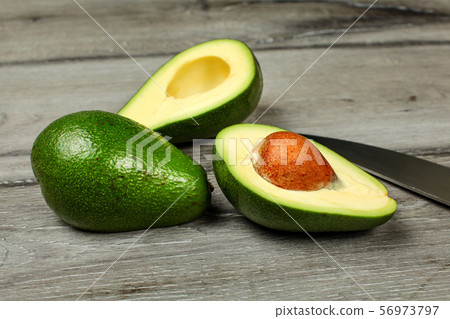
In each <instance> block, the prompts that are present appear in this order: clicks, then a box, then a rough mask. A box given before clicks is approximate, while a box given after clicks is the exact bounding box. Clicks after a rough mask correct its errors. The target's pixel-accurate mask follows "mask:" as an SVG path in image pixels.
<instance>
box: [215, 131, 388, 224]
mask: <svg viewBox="0 0 450 319" xmlns="http://www.w3.org/2000/svg"><path fill="white" fill-rule="evenodd" d="M279 131H285V130H283V129H280V128H277V127H273V126H267V125H258V124H238V125H233V126H230V127H227V128H225V129H224V130H222V131H221V132H220V133H219V134H218V135H217V137H216V141H215V146H214V154H215V158H214V161H213V165H214V173H215V176H216V179H217V182H218V184H219V186H220V188H221V189H222V191H223V193H224V194H225V196H226V197H227V198H228V200H229V201H230V202H231V204H232V205H233V206H234V207H235V208H236V209H237V210H238V211H240V212H241V213H242V214H243V215H244V216H246V217H247V218H249V219H250V220H252V221H253V222H255V223H257V224H260V225H262V226H265V227H269V228H272V229H277V230H285V231H293V232H301V231H308V232H335V231H356V230H366V229H370V228H373V227H375V226H378V225H381V224H383V223H385V222H387V221H388V220H389V219H390V218H391V217H392V215H393V214H394V212H395V210H396V209H397V203H396V202H395V201H394V200H393V199H391V198H389V197H388V192H387V190H386V188H385V187H384V185H383V184H381V183H380V182H379V181H378V180H377V179H376V178H374V177H373V176H371V175H369V174H367V173H366V172H364V171H363V170H361V169H360V168H358V167H357V166H355V165H354V164H352V163H351V162H349V161H347V160H346V159H345V158H343V157H341V156H340V155H338V154H336V153H335V152H333V151H332V150H330V149H328V148H326V147H325V146H323V145H320V144H319V143H316V142H314V141H312V142H313V143H314V144H315V146H316V147H317V148H318V149H319V151H320V152H321V153H322V155H323V156H324V157H325V158H326V160H327V161H328V162H329V163H330V165H331V167H332V168H333V169H334V171H335V172H336V174H337V177H338V181H337V182H336V183H335V184H334V185H333V187H331V188H323V189H320V190H317V191H293V190H286V189H283V188H280V187H278V186H275V185H273V184H271V183H270V182H268V181H266V180H265V179H263V178H262V177H261V176H259V175H258V173H257V172H256V171H255V169H254V167H253V164H252V161H251V151H252V146H254V145H256V144H257V143H258V142H259V141H261V140H262V139H264V138H265V137H266V136H267V135H269V134H271V133H274V132H279Z"/></svg>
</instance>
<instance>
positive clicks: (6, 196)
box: [0, 0, 450, 300]
mask: <svg viewBox="0 0 450 319" xmlns="http://www.w3.org/2000/svg"><path fill="white" fill-rule="evenodd" d="M80 2H81V3H82V4H83V5H85V6H86V8H87V9H88V10H89V11H90V12H91V13H92V14H93V15H94V16H96V17H97V18H98V19H99V21H100V22H101V23H102V24H104V25H105V27H107V29H108V30H110V31H111V33H112V34H113V35H114V36H115V37H117V39H118V40H119V42H120V43H121V44H123V45H124V46H125V47H126V48H127V50H130V52H132V53H133V54H135V55H137V56H138V60H139V62H140V63H142V65H143V66H144V67H145V68H146V70H148V72H150V73H152V72H154V71H155V70H156V69H157V68H158V67H159V66H160V65H161V64H162V63H164V62H165V61H166V60H167V59H169V58H170V55H171V54H172V53H174V52H176V51H178V50H181V49H184V48H186V47H188V46H190V45H192V44H194V43H196V42H199V41H203V40H207V39H210V38H215V37H225V36H226V37H236V38H240V39H242V40H245V41H247V42H248V43H249V44H250V45H251V46H252V47H253V48H255V49H257V51H256V56H257V58H258V59H259V61H260V62H261V67H262V71H263V74H264V79H265V87H264V93H263V97H262V100H261V104H260V106H259V107H258V109H257V110H256V111H255V113H254V114H252V115H251V116H250V118H249V119H248V121H253V120H256V119H257V118H258V117H259V116H260V115H261V114H262V113H263V112H264V111H265V110H266V109H267V107H268V106H269V105H270V104H272V102H273V101H275V100H276V99H277V98H278V97H279V96H280V94H281V93H282V92H283V91H284V90H285V89H286V88H287V87H288V86H289V85H290V84H292V82H293V81H294V80H295V79H296V78H297V77H298V76H299V75H300V74H301V73H302V72H303V71H304V70H306V69H307V68H308V66H309V65H310V64H311V63H312V62H313V61H314V60H315V59H316V58H317V57H318V56H320V54H322V53H323V51H324V49H325V47H326V46H327V45H329V44H330V43H332V41H334V39H335V38H336V37H337V36H338V35H339V33H340V32H342V31H343V30H342V28H345V27H347V26H348V25H349V24H350V23H351V22H352V21H353V20H354V19H355V18H356V17H357V16H358V15H359V14H360V13H361V12H362V10H364V5H366V6H367V4H368V3H370V2H371V1H369V0H358V1H320V2H319V1H318V2H316V3H314V2H308V1H300V2H286V1H283V2H279V3H277V2H273V1H251V2H247V3H238V2H227V1H198V2H197V1H153V2H151V3H150V2H149V1H143V0H140V1H138V0H133V1H128V2H127V3H126V4H125V3H124V2H122V1H118V0H109V1H106V0H105V1H104V0H96V1H90V2H87V1H80ZM150 4H151V5H150ZM449 14H450V4H449V2H448V1H446V0H433V1H426V0H414V1H406V0H400V1H394V0H384V1H379V3H378V4H377V6H376V9H375V10H371V11H369V12H368V15H367V17H366V18H364V19H362V20H361V21H360V23H358V24H357V25H356V26H355V29H354V30H353V31H352V32H351V33H349V34H348V35H346V36H345V37H343V38H342V39H341V40H342V41H339V43H338V44H339V46H340V47H336V48H334V49H332V50H330V51H329V52H328V53H327V54H326V55H325V56H324V57H323V58H322V59H321V60H320V61H319V62H318V63H317V64H316V65H315V66H314V67H313V68H311V69H310V70H309V72H308V73H307V74H306V75H305V76H303V77H302V78H301V79H300V80H299V81H298V82H297V83H296V84H295V86H293V87H292V88H291V90H289V91H288V92H287V93H286V95H284V96H283V97H282V98H281V99H280V100H279V101H278V102H277V103H276V104H275V105H274V106H273V107H272V108H271V109H270V110H269V111H268V112H267V113H265V115H264V116H263V117H261V119H260V120H259V123H263V124H271V125H276V126H280V127H284V128H287V129H290V130H294V131H298V132H304V133H310V134H316V135H326V136H334V137H337V138H343V139H350V140H354V141H359V142H363V143H368V144H373V145H377V146H381V147H386V148H390V149H394V150H399V151H403V152H407V153H409V154H411V155H415V156H419V157H422V158H425V159H428V160H431V161H434V162H436V163H440V164H443V165H447V166H450V125H449V123H450V107H449V105H450V96H449V93H448V87H449V84H450V58H449V55H448V52H449V49H450V44H449V40H450V38H449V32H448V29H449V23H450V21H449ZM149 30H152V31H155V32H149ZM0 42H1V43H2V46H0V84H1V85H0V97H1V98H0V300H75V299H77V298H78V297H79V296H80V295H81V294H82V293H83V292H84V291H85V290H86V289H87V288H88V287H89V286H90V285H91V284H92V283H93V281H94V280H96V279H97V278H98V277H99V276H100V275H101V274H102V273H103V272H104V271H105V270H106V269H107V268H108V267H109V266H110V265H111V263H112V262H114V260H115V259H116V258H117V257H118V256H120V254H121V253H122V252H123V251H124V250H125V249H127V247H129V246H130V245H131V244H132V243H133V241H134V240H135V239H137V238H138V236H140V235H141V234H142V232H141V231H136V232H128V233H118V234H96V233H88V232H81V231H78V230H76V229H73V228H72V227H70V226H67V225H66V224H64V223H63V222H62V221H61V220H60V219H59V218H58V217H57V216H56V215H54V214H53V213H52V212H51V211H50V209H49V208H48V207H47V205H46V204H45V201H44V199H43V198H42V195H41V193H40V188H39V186H38V185H37V184H36V181H35V179H34V177H33V174H32V171H31V168H30V163H29V155H30V150H31V146H32V143H33V141H34V139H35V137H36V136H37V135H38V133H39V132H40V131H41V130H42V129H43V128H44V127H45V126H46V125H48V124H49V123H50V122H51V121H53V120H55V119H57V118H58V117H61V116H63V115H65V114H67V113H71V112H76V111H80V110H88V109H102V110H107V111H111V112H116V111H117V110H118V109H119V108H120V107H121V106H122V105H123V104H124V103H125V102H126V101H127V100H128V99H129V98H130V97H131V96H132V94H133V93H134V92H135V91H136V90H137V89H138V87H139V86H140V85H141V84H142V82H144V81H145V80H146V78H147V75H146V74H145V73H144V72H143V71H142V70H141V69H139V68H138V67H137V66H136V65H135V64H134V63H133V62H132V61H131V60H129V59H128V58H125V57H123V53H122V52H121V51H120V50H119V49H118V48H117V47H116V45H115V44H114V43H113V42H112V41H111V40H110V39H109V38H107V37H106V36H105V35H104V34H103V33H102V31H101V30H99V29H98V27H97V26H95V24H93V23H92V22H91V21H90V20H89V19H88V18H87V17H86V16H85V15H84V14H83V13H82V12H81V10H80V9H79V8H77V7H76V5H75V4H74V3H72V2H71V1H60V2H55V1H51V0H42V1H30V0H5V1H3V2H2V10H1V11H0ZM182 149H183V150H184V151H186V152H187V153H188V154H191V150H190V147H189V145H184V146H183V147H182ZM206 151H208V150H206ZM209 151H210V150H209ZM202 164H203V165H204V166H205V168H206V170H207V171H208V175H209V178H210V180H211V181H212V183H213V184H214V186H215V187H216V188H215V191H214V194H213V195H214V196H213V205H212V207H211V209H210V210H209V211H208V212H207V213H206V214H205V215H204V216H203V217H201V218H199V219H198V220H196V221H194V222H191V223H188V224H185V225H180V226H176V227H170V228H160V229H152V230H150V231H149V232H148V233H146V234H145V235H144V236H143V237H142V238H140V239H139V240H138V241H137V242H136V244H135V245H134V246H133V247H132V248H130V249H129V250H128V251H127V253H126V254H125V255H124V256H123V258H122V259H120V260H119V261H118V262H117V263H116V264H115V265H114V266H113V267H112V268H111V269H110V270H109V271H108V272H107V273H106V274H105V275H104V276H103V277H102V278H101V279H100V280H99V281H98V282H96V284H95V285H94V286H93V287H92V288H91V289H89V291H88V292H87V293H86V294H85V295H84V296H83V298H82V300H119V299H130V300H324V299H325V300H326V299H330V300H368V299H369V297H368V296H367V295H366V294H365V293H364V292H363V291H362V290H361V289H359V288H358V286H357V285H356V284H355V283H354V282H353V281H352V280H351V279H350V278H349V277H348V276H347V275H346V274H345V272H344V271H343V270H342V269H341V268H340V267H339V266H338V265H336V264H335V263H334V262H333V261H332V260H331V259H330V258H329V257H328V256H327V255H326V254H325V253H324V252H323V251H322V250H321V249H320V248H319V247H318V246H317V245H316V244H314V243H313V242H312V241H311V240H310V239H309V238H308V237H307V236H305V235H303V234H290V233H283V232H274V231H270V230H267V229H264V228H262V227H259V226H257V225H255V224H253V223H252V222H250V221H248V220H247V219H245V218H244V217H242V216H241V215H240V214H239V213H238V212H237V211H236V210H235V209H234V208H233V207H232V206H231V205H230V204H229V203H228V201H227V200H226V198H225V197H224V196H223V194H222V193H221V190H220V188H219V187H218V186H217V184H216V182H215V179H214V176H213V174H212V170H211V163H209V162H207V161H206V160H203V161H202ZM387 187H388V189H389V191H390V194H391V196H392V197H393V198H395V199H396V200H397V201H398V203H399V209H398V211H397V213H396V214H395V215H394V218H393V219H392V220H391V221H389V222H388V223H387V224H385V225H383V226H381V227H378V228H376V229H374V230H371V231H367V232H356V233H340V234H315V235H314V237H315V238H316V240H317V241H318V242H319V243H320V244H321V245H322V246H323V248H324V249H325V250H326V251H327V252H328V253H330V254H331V255H332V256H333V257H334V258H335V259H336V260H337V261H338V263H339V264H340V265H341V266H342V267H344V268H345V270H346V271H348V272H349V273H350V274H351V275H352V276H353V277H354V278H355V279H356V280H357V281H358V283H360V284H361V285H362V286H363V287H364V289H366V290H367V291H368V292H369V294H370V295H371V296H372V297H373V298H374V299H376V300H448V299H449V298H450V256H449V241H448V238H449V229H450V221H449V219H448V213H449V209H448V208H447V207H444V206H442V205H439V204H436V203H433V202H431V201H429V200H426V199H424V198H422V197H420V196H418V195H415V194H412V193H410V192H408V191H404V190H402V189H399V188H397V187H395V186H392V185H390V184H387ZM449 189H450V186H449ZM169 204H170V203H168V205H169Z"/></svg>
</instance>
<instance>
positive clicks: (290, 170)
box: [252, 131, 337, 191]
mask: <svg viewBox="0 0 450 319" xmlns="http://www.w3.org/2000/svg"><path fill="white" fill-rule="evenodd" d="M253 153H254V154H253V158H252V162H253V166H254V168H255V170H256V172H257V173H258V174H259V175H260V176H261V177H262V178H264V179H265V180H266V181H268V182H270V183H272V184H274V185H276V186H278V187H281V188H284V189H289V190H295V191H315V190H319V189H321V188H324V187H327V186H328V185H329V184H330V183H332V182H334V181H335V180H336V179H337V176H336V173H335V172H334V170H333V168H332V167H331V166H330V164H329V163H328V161H327V160H326V159H325V158H324V157H323V155H322V154H321V153H320V152H319V150H318V149H317V147H316V146H315V145H314V144H313V143H312V142H310V141H309V140H308V139H306V138H305V137H304V136H301V135H299V134H296V133H293V132H284V131H283V132H275V133H272V134H270V135H268V136H267V137H266V138H264V139H263V140H262V141H261V142H260V143H258V144H257V145H256V146H255V148H254V149H253Z"/></svg>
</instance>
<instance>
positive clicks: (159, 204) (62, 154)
mask: <svg viewBox="0 0 450 319" xmlns="http://www.w3.org/2000/svg"><path fill="white" fill-rule="evenodd" d="M31 164H32V168H33V171H34V174H35V176H36V178H37V180H38V182H39V184H40V186H41V191H42V194H43V196H44V198H45V200H46V202H47V204H48V205H49V207H50V208H51V209H52V210H53V211H54V212H55V213H56V214H57V215H58V216H59V217H61V218H62V219H63V220H64V221H65V222H66V223H68V224H70V225H72V226H74V227H77V228H80V229H83V230H88V231H98V232H118V231H130V230H138V229H145V228H147V227H149V226H153V227H162V226H170V225H176V224H181V223H186V222H189V221H191V220H193V219H195V218H197V217H198V216H200V215H201V214H202V213H203V212H204V211H205V210H206V209H207V207H208V205H209V202H210V196H211V195H210V188H209V184H208V181H207V178H206V173H205V171H204V169H203V168H202V166H200V165H199V164H197V163H196V162H194V161H193V159H192V158H190V157H189V156H188V155H186V154H185V153H183V152H182V151H181V150H179V149H178V148H176V147H175V146H173V145H172V144H171V143H169V142H168V141H167V140H166V139H165V138H164V137H162V136H161V135H159V134H157V133H155V132H153V131H151V130H149V129H147V128H146V127H145V126H143V125H141V124H139V123H137V122H135V121H133V120H131V119H128V118H125V117H123V116H120V115H117V114H114V113H108V112H103V111H83V112H78V113H73V114H69V115H66V116H64V117H62V118H60V119H58V120H56V121H54V122H53V123H51V124H50V125H48V126H47V127H46V128H45V129H44V130H43V131H42V132H41V133H40V134H39V136H38V137H37V138H36V141H35V142H34V144H33V149H32V152H31Z"/></svg>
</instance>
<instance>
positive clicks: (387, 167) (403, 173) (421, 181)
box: [302, 134, 450, 206]
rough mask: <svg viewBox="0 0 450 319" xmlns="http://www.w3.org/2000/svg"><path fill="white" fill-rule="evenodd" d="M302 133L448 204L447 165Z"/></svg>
mask: <svg viewBox="0 0 450 319" xmlns="http://www.w3.org/2000/svg"><path fill="white" fill-rule="evenodd" d="M302 135H303V136H305V137H307V138H309V139H312V140H314V141H317V142H318V143H320V144H323V145H324V146H326V147H328V148H330V149H331V150H333V151H335V152H336V153H338V154H340V155H342V156H343V157H345V158H347V159H348V160H349V161H351V162H353V163H355V164H357V165H358V166H360V167H361V168H363V169H364V170H365V171H367V172H369V173H371V174H373V175H375V176H378V177H380V178H383V179H385V180H387V181H389V182H392V183H394V184H396V185H399V186H401V187H404V188H406V189H409V190H411V191H413V192H416V193H418V194H421V195H423V196H426V197H428V198H431V199H433V200H435V201H438V202H440V203H442V204H445V205H447V206H450V167H446V166H442V165H439V164H436V163H432V162H430V161H426V160H423V159H421V158H417V157H414V156H411V155H407V154H403V153H399V152H395V151H391V150H387V149H384V148H381V147H376V146H371V145H366V144H362V143H356V142H350V141H345V140H340V139H335V138H330V137H322V136H315V135H308V134H306V135H304V134H302Z"/></svg>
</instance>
